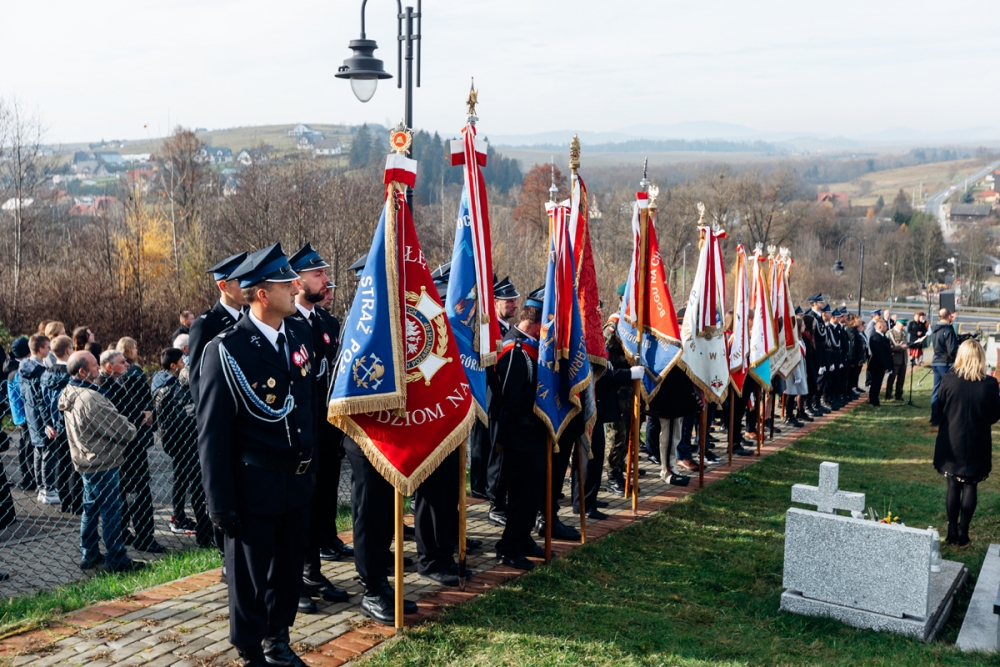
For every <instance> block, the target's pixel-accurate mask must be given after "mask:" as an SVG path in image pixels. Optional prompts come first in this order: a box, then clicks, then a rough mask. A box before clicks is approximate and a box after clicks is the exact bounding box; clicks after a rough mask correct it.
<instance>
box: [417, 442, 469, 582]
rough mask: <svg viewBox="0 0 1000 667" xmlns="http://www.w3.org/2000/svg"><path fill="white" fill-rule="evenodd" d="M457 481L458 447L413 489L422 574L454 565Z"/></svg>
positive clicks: (456, 537)
mask: <svg viewBox="0 0 1000 667" xmlns="http://www.w3.org/2000/svg"><path fill="white" fill-rule="evenodd" d="M461 446H462V447H464V446H465V443H463V444H462V445H461ZM458 483H459V477H458V450H457V449H456V450H455V451H453V452H452V453H451V454H449V455H448V456H447V457H445V459H444V460H443V461H442V462H441V465H439V466H438V467H437V470H435V471H434V472H432V473H431V474H430V476H429V477H428V478H427V479H425V480H424V481H423V483H422V484H421V485H420V486H419V487H417V490H416V491H414V492H413V502H412V504H411V507H412V508H413V528H414V530H415V531H416V539H417V571H418V572H420V573H422V574H428V573H431V572H444V571H445V570H448V569H449V568H451V566H453V565H455V558H454V555H453V554H454V553H455V547H457V546H458Z"/></svg>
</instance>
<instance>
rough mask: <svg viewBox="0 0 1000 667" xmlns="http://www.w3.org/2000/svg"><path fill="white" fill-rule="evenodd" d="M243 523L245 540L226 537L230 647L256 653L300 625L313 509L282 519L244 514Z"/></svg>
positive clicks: (305, 508)
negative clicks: (297, 621) (268, 641)
mask: <svg viewBox="0 0 1000 667" xmlns="http://www.w3.org/2000/svg"><path fill="white" fill-rule="evenodd" d="M240 519H241V520H242V522H243V528H242V530H241V532H240V535H239V536H238V537H237V538H235V539H233V538H229V537H227V538H226V570H227V578H228V581H229V642H230V643H231V644H232V645H233V646H236V647H237V648H254V647H259V646H260V644H261V642H262V641H263V639H264V638H265V637H270V636H274V635H275V634H277V633H278V632H280V631H281V630H283V629H285V628H288V627H290V626H291V625H292V624H293V623H294V622H295V614H296V612H297V611H298V603H299V593H300V591H301V590H302V562H303V560H304V558H305V553H306V540H307V539H308V530H309V506H308V505H303V506H302V507H297V508H295V509H293V510H289V511H287V512H283V513H281V514H246V513H241V514H240Z"/></svg>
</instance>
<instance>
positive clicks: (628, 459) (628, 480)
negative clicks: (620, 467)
mask: <svg viewBox="0 0 1000 667" xmlns="http://www.w3.org/2000/svg"><path fill="white" fill-rule="evenodd" d="M632 406H633V412H634V407H635V397H633V402H632ZM631 495H632V429H629V432H628V447H627V448H626V450H625V497H626V498H628V497H629V496H631Z"/></svg>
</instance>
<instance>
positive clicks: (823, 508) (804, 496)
mask: <svg viewBox="0 0 1000 667" xmlns="http://www.w3.org/2000/svg"><path fill="white" fill-rule="evenodd" d="M839 479H840V464H839V463H830V462H829V461H824V462H823V463H820V464H819V486H818V487H816V486H807V485H805V484H794V485H792V502H793V503H803V504H805V505H816V511H818V512H825V513H826V514H836V510H852V511H855V512H861V511H863V510H864V509H865V494H863V493H852V492H850V491H838V490H837V484H838V482H839Z"/></svg>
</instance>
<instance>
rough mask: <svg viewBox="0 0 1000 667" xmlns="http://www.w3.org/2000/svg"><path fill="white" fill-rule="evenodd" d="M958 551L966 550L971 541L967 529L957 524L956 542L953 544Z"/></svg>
mask: <svg viewBox="0 0 1000 667" xmlns="http://www.w3.org/2000/svg"><path fill="white" fill-rule="evenodd" d="M955 544H956V545H957V546H958V548H959V549H968V548H969V545H971V544H972V540H970V539H969V527H968V526H966V525H964V524H961V523H960V524H958V541H957V542H955Z"/></svg>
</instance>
